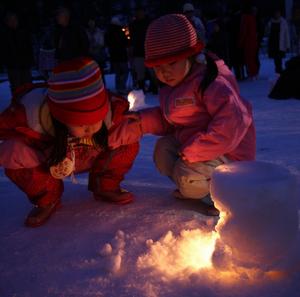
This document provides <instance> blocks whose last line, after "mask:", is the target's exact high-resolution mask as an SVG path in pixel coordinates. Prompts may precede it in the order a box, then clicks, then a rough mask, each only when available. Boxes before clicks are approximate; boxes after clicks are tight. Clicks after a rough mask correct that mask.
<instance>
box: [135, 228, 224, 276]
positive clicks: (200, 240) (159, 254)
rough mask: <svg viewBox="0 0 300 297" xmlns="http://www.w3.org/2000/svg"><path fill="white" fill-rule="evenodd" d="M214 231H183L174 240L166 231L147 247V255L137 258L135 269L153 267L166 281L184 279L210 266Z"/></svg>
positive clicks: (215, 233) (170, 233) (216, 235)
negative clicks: (160, 237) (137, 267)
mask: <svg viewBox="0 0 300 297" xmlns="http://www.w3.org/2000/svg"><path fill="white" fill-rule="evenodd" d="M217 238H218V234H217V232H210V233H209V232H204V231H202V230H200V229H195V230H183V231H182V232H181V234H180V236H178V237H175V236H174V235H173V233H172V232H171V231H169V232H168V233H167V234H166V235H165V236H164V237H163V238H162V239H161V240H160V241H158V242H155V243H153V244H151V246H150V253H148V254H146V255H144V256H141V257H139V259H138V263H137V264H138V266H139V267H140V268H143V267H154V268H155V269H157V270H158V271H160V272H161V273H163V274H164V275H166V276H167V277H169V278H173V277H176V278H180V277H185V276H186V275H188V274H191V273H194V272H197V271H199V270H201V269H207V268H211V267H212V260H211V258H212V254H213V252H214V248H215V243H216V240H217Z"/></svg>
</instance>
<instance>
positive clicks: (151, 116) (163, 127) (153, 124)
mask: <svg viewBox="0 0 300 297" xmlns="http://www.w3.org/2000/svg"><path fill="white" fill-rule="evenodd" d="M139 113H140V116H141V126H142V131H143V134H147V133H150V134H154V135H165V134H167V133H169V132H171V130H172V126H171V125H170V123H168V122H167V121H166V120H165V118H164V115H163V114H162V112H161V109H160V107H152V108H147V109H143V110H140V111H139Z"/></svg>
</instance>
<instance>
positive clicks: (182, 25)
mask: <svg viewBox="0 0 300 297" xmlns="http://www.w3.org/2000/svg"><path fill="white" fill-rule="evenodd" d="M203 48H204V43H203V42H202V41H201V40H198V39H197V34H196V31H195V29H194V27H193V25H192V24H191V23H190V21H189V20H188V19H187V18H186V17H185V16H184V15H182V14H167V15H165V16H162V17H160V18H158V19H156V20H154V21H153V22H152V23H151V24H150V25H149V27H148V30H147V34H146V41H145V65H146V66H148V67H154V66H158V65H161V64H166V63H172V62H175V61H178V60H181V59H184V58H187V57H190V56H193V55H195V54H197V53H199V52H201V50H202V49H203Z"/></svg>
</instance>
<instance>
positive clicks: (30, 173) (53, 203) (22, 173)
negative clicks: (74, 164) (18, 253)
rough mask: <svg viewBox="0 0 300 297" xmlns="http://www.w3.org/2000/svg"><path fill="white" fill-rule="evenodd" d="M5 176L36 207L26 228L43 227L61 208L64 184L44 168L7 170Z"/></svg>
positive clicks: (29, 216)
mask: <svg viewBox="0 0 300 297" xmlns="http://www.w3.org/2000/svg"><path fill="white" fill-rule="evenodd" d="M5 174H6V176H7V177H8V178H9V179H10V180H11V181H12V182H14V183H15V184H16V185H17V186H18V188H19V189H20V190H22V191H23V192H24V193H25V194H26V195H27V196H28V198H29V200H30V202H31V203H33V204H34V205H35V207H34V208H33V210H32V211H31V212H30V213H29V214H28V216H27V218H26V220H25V225H26V226H28V227H38V226H41V225H43V224H44V223H45V222H46V221H47V220H48V219H49V218H50V216H51V215H52V214H53V213H54V212H55V210H56V209H57V208H58V207H59V206H60V198H61V195H62V192H63V182H62V180H59V179H55V178H54V177H52V176H51V174H50V173H49V172H48V171H47V170H46V169H45V168H43V167H42V166H38V167H35V168H20V169H7V168H6V169H5Z"/></svg>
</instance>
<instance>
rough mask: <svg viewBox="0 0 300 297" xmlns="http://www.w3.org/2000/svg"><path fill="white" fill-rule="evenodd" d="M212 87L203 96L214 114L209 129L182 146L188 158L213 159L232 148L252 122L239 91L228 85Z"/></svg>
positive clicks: (209, 110) (197, 134)
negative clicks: (227, 86) (229, 87)
mask: <svg viewBox="0 0 300 297" xmlns="http://www.w3.org/2000/svg"><path fill="white" fill-rule="evenodd" d="M209 89H210V91H209ZM209 89H207V93H206V95H205V100H204V102H205V105H206V109H207V111H208V113H209V114H210V116H211V118H212V119H211V122H210V124H209V126H208V128H207V131H205V132H203V131H202V132H198V133H196V134H195V135H193V136H192V137H190V138H189V139H188V140H187V141H186V142H185V143H184V144H183V145H182V147H181V153H182V154H183V156H184V157H185V158H186V159H187V160H188V161H189V162H200V161H208V160H214V159H216V158H218V157H220V156H222V155H224V154H226V153H229V152H231V151H233V150H234V149H235V148H236V147H237V146H238V145H239V143H240V142H241V141H242V139H243V138H244V136H245V135H246V133H247V131H248V128H249V126H250V125H251V123H252V114H251V112H250V111H249V110H248V109H247V107H246V106H245V105H244V103H243V102H242V101H241V99H240V97H239V95H238V94H236V93H235V92H232V91H231V90H230V89H228V88H226V86H224V87H221V88H220V87H219V88H218V87H217V88H215V87H212V88H209ZM213 89H217V90H216V91H212V90H213Z"/></svg>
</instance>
